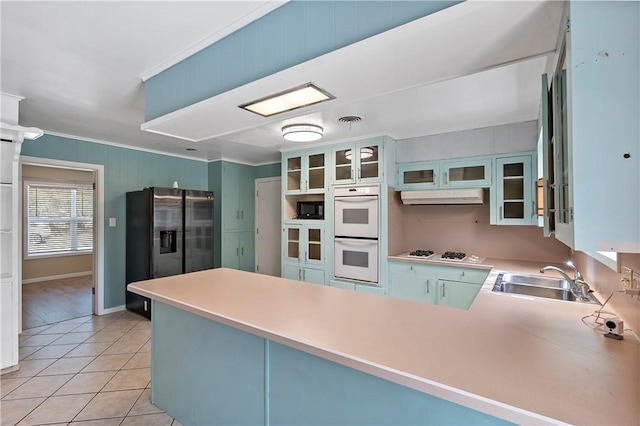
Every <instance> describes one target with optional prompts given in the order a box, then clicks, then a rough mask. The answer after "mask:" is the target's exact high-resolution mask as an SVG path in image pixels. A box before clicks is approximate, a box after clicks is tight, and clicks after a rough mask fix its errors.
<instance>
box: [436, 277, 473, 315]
mask: <svg viewBox="0 0 640 426" xmlns="http://www.w3.org/2000/svg"><path fill="white" fill-rule="evenodd" d="M481 288H482V285H478V284H474V283H468V282H460V281H448V280H438V297H437V298H438V305H443V306H449V307H451V308H458V309H465V310H466V309H469V308H470V307H471V304H472V303H473V301H474V300H475V299H476V296H477V295H478V293H479V292H480V289H481Z"/></svg>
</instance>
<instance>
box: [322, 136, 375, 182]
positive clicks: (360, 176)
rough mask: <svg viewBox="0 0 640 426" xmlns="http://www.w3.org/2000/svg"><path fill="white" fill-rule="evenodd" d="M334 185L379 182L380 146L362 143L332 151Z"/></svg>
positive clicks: (368, 142) (366, 142)
mask: <svg viewBox="0 0 640 426" xmlns="http://www.w3.org/2000/svg"><path fill="white" fill-rule="evenodd" d="M332 153H333V179H332V183H334V184H345V183H367V182H371V183H373V182H380V180H381V178H382V145H381V144H380V143H371V142H370V141H364V142H360V143H357V144H352V145H348V146H344V147H339V148H334V149H333V151H332Z"/></svg>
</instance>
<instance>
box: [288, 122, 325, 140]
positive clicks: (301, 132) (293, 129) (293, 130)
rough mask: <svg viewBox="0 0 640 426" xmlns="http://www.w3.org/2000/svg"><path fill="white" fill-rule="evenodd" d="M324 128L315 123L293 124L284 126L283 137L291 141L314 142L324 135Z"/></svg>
mask: <svg viewBox="0 0 640 426" xmlns="http://www.w3.org/2000/svg"><path fill="white" fill-rule="evenodd" d="M322 130H323V129H322V127H320V126H316V125H314V124H291V125H289V126H284V127H283V128H282V137H283V138H285V139H286V140H288V141H291V142H313V141H317V140H318V139H320V138H321V137H322Z"/></svg>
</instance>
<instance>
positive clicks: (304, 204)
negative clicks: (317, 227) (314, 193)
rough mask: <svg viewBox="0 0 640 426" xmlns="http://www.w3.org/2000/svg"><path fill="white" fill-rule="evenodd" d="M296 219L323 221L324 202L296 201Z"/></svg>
mask: <svg viewBox="0 0 640 426" xmlns="http://www.w3.org/2000/svg"><path fill="white" fill-rule="evenodd" d="M296 213H297V216H298V219H324V201H298V206H297V209H296Z"/></svg>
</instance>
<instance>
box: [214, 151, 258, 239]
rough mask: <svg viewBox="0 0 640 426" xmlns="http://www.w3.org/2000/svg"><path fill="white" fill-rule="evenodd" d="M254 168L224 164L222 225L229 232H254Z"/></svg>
mask: <svg viewBox="0 0 640 426" xmlns="http://www.w3.org/2000/svg"><path fill="white" fill-rule="evenodd" d="M253 191H254V179H253V168H252V167H251V166H247V165H244V164H237V163H230V162H227V161H225V162H223V164H222V200H221V202H222V225H223V227H224V230H225V231H228V230H241V229H242V230H253V223H254V196H253Z"/></svg>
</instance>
